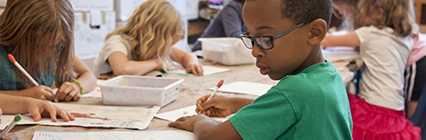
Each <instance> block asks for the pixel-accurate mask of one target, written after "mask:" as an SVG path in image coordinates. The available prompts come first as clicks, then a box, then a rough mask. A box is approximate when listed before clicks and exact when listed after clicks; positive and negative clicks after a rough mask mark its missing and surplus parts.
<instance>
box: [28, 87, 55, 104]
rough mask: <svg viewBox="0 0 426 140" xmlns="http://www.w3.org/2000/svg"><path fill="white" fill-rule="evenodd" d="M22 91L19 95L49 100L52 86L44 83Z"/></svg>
mask: <svg viewBox="0 0 426 140" xmlns="http://www.w3.org/2000/svg"><path fill="white" fill-rule="evenodd" d="M22 91H23V93H24V94H22V95H21V96H25V97H32V98H36V99H41V100H51V99H52V96H53V93H52V88H50V87H47V86H44V85H38V86H34V87H30V88H26V89H24V90H22Z"/></svg>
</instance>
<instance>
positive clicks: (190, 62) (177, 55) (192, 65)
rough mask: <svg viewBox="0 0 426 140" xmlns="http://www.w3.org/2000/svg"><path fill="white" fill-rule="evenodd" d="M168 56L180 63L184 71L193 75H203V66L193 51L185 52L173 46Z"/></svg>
mask: <svg viewBox="0 0 426 140" xmlns="http://www.w3.org/2000/svg"><path fill="white" fill-rule="evenodd" d="M170 58H171V59H172V60H173V61H176V62H178V63H180V64H182V65H183V66H184V67H185V68H186V72H188V73H193V74H195V75H203V73H204V71H203V67H202V66H201V65H200V63H199V62H198V58H197V56H195V54H193V53H189V52H186V51H184V50H182V49H179V48H178V47H175V46H173V47H172V52H171V54H170Z"/></svg>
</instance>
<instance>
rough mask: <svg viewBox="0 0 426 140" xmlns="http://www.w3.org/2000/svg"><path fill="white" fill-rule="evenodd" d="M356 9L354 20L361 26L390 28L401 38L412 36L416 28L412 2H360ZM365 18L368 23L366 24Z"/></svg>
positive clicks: (368, 0) (387, 0) (396, 0)
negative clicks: (359, 22) (358, 21)
mask: <svg viewBox="0 0 426 140" xmlns="http://www.w3.org/2000/svg"><path fill="white" fill-rule="evenodd" d="M358 7H360V8H359V9H360V10H359V11H358V12H359V14H358V17H357V18H356V19H357V20H360V21H361V25H362V26H370V25H374V26H376V27H377V28H380V29H382V28H384V27H390V28H392V29H394V34H395V35H397V36H401V37H405V36H408V35H412V34H413V31H414V30H417V28H418V26H417V24H416V23H415V16H414V8H413V1H412V0H361V1H360V3H359V5H358ZM366 18H368V19H370V21H368V22H366V21H365V19H366Z"/></svg>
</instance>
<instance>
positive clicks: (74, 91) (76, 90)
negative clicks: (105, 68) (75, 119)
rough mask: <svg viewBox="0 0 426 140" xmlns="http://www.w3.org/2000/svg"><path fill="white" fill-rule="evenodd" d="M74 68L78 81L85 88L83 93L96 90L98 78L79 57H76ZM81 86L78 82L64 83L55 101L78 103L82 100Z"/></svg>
mask: <svg viewBox="0 0 426 140" xmlns="http://www.w3.org/2000/svg"><path fill="white" fill-rule="evenodd" d="M73 68H74V70H75V72H76V73H77V79H76V80H77V81H78V82H79V83H80V85H81V86H82V87H83V92H82V93H87V92H90V91H92V90H93V89H95V87H96V77H95V75H94V74H93V73H92V71H90V69H89V68H88V67H87V66H86V64H84V62H83V61H81V60H80V59H79V58H78V57H77V56H74V64H73ZM82 93H80V86H79V85H78V84H77V83H76V82H64V83H63V84H62V85H61V87H59V89H58V92H57V93H56V95H55V97H54V99H53V100H54V101H67V102H69V101H71V100H73V101H78V100H80V94H82Z"/></svg>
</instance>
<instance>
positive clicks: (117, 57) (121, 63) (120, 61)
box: [108, 51, 163, 75]
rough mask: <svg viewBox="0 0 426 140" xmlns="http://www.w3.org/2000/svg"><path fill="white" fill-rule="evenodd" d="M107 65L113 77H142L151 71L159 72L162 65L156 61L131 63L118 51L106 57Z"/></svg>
mask: <svg viewBox="0 0 426 140" xmlns="http://www.w3.org/2000/svg"><path fill="white" fill-rule="evenodd" d="M108 62H109V65H110V66H111V68H112V71H113V72H114V75H144V74H147V73H148V72H150V71H152V70H161V69H162V68H163V65H162V63H161V61H160V60H158V59H151V60H146V61H132V60H129V59H128V58H127V56H126V55H125V54H124V53H122V52H119V51H116V52H113V53H111V55H109V56H108Z"/></svg>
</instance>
